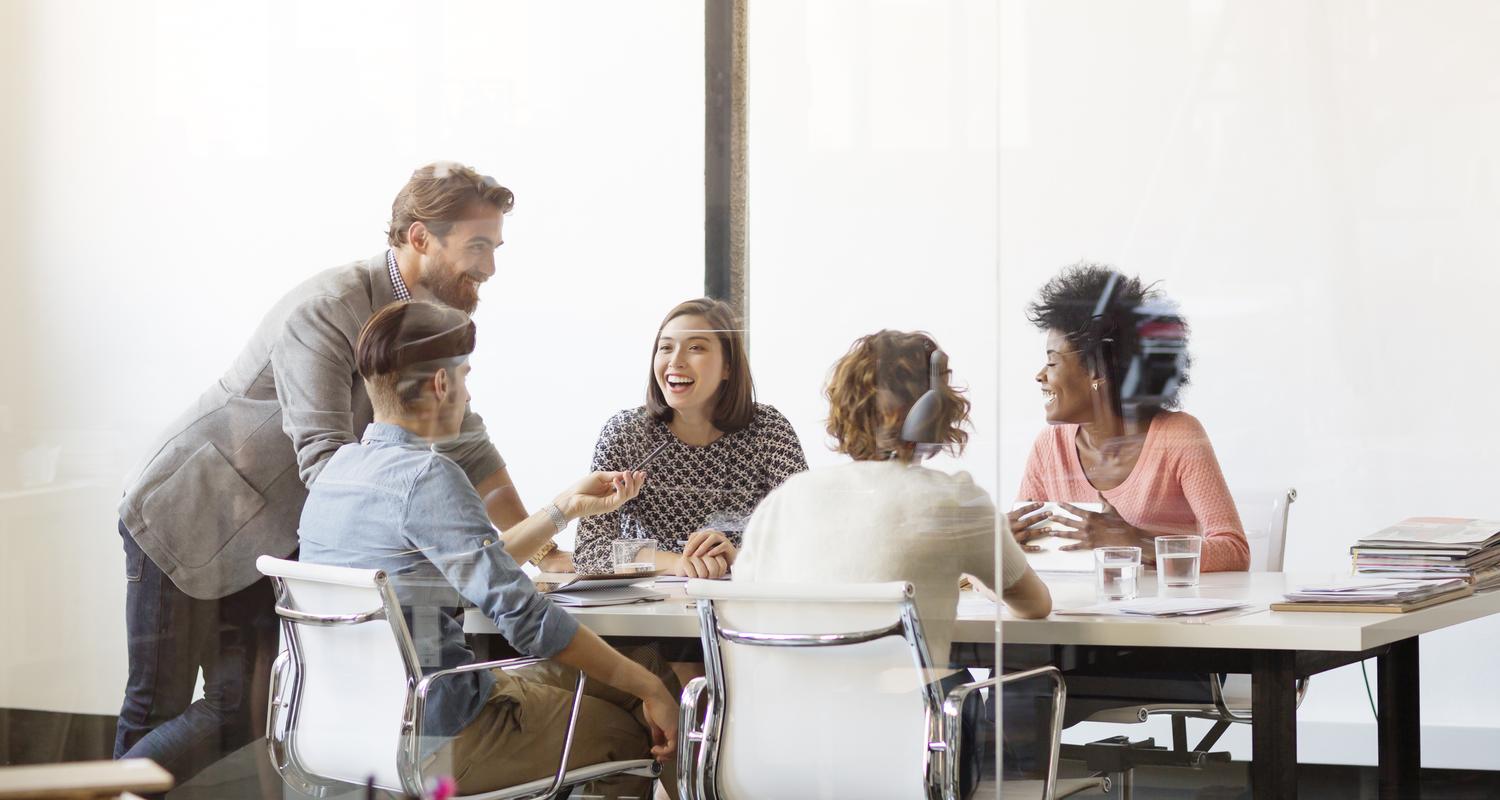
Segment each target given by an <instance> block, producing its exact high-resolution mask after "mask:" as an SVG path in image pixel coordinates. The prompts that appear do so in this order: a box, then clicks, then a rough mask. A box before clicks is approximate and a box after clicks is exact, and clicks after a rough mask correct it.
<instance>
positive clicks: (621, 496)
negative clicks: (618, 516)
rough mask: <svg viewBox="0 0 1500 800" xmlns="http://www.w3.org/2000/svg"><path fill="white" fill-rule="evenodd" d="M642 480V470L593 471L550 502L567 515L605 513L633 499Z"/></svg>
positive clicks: (643, 480)
mask: <svg viewBox="0 0 1500 800" xmlns="http://www.w3.org/2000/svg"><path fill="white" fill-rule="evenodd" d="M645 482H646V473H644V472H595V473H593V474H592V475H589V476H588V477H586V478H584V479H583V480H581V481H579V482H577V483H575V484H573V485H572V486H571V487H570V488H568V489H567V490H566V491H564V492H563V493H562V494H560V495H558V496H557V499H556V500H553V501H552V502H553V503H556V504H557V508H558V510H560V511H562V513H563V516H565V517H567V518H568V519H578V518H579V517H593V516H597V515H599V514H608V513H609V512H611V511H614V510H615V509H617V508H619V507H620V506H623V505H625V504H626V503H628V502H630V501H631V500H633V499H635V496H636V495H638V494H640V493H641V486H642V484H644V483H645Z"/></svg>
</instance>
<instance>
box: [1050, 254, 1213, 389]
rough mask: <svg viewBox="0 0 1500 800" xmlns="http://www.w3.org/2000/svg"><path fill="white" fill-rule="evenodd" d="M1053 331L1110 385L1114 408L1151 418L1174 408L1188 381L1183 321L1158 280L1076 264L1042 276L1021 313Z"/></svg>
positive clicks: (1090, 370)
mask: <svg viewBox="0 0 1500 800" xmlns="http://www.w3.org/2000/svg"><path fill="white" fill-rule="evenodd" d="M1026 312H1027V313H1026V318H1027V320H1029V321H1030V322H1031V323H1032V324H1033V325H1035V326H1037V327H1038V328H1040V329H1041V330H1044V331H1047V330H1055V331H1058V332H1059V333H1061V334H1062V335H1063V337H1064V338H1066V339H1067V341H1068V344H1069V345H1071V346H1072V347H1073V349H1074V350H1076V351H1078V352H1079V353H1080V354H1081V356H1082V357H1083V361H1084V365H1085V366H1086V367H1087V368H1088V370H1089V372H1090V373H1091V374H1092V375H1093V376H1095V377H1097V378H1103V379H1105V380H1106V381H1107V382H1108V385H1109V391H1110V400H1111V402H1112V403H1113V405H1114V408H1115V413H1117V414H1125V413H1127V412H1129V413H1133V414H1137V415H1140V416H1144V417H1149V416H1151V415H1152V414H1154V413H1155V412H1156V411H1158V410H1160V409H1163V408H1176V407H1177V404H1178V393H1179V391H1180V390H1181V389H1182V387H1184V386H1186V385H1187V384H1188V366H1189V364H1190V362H1191V359H1190V358H1189V357H1188V352H1187V342H1188V324H1187V320H1186V319H1184V318H1183V317H1182V315H1181V314H1180V313H1178V310H1177V307H1176V305H1175V304H1173V303H1172V301H1171V300H1170V299H1168V298H1167V297H1166V296H1165V295H1163V294H1162V293H1161V292H1158V291H1157V290H1156V288H1155V284H1145V283H1142V282H1141V279H1140V278H1139V277H1131V276H1128V275H1125V274H1123V273H1121V272H1119V271H1117V270H1115V269H1114V268H1113V267H1110V266H1108V265H1104V264H1091V263H1087V262H1079V263H1077V264H1073V265H1072V266H1069V267H1065V268H1064V269H1063V271H1062V272H1060V273H1059V274H1058V275H1056V276H1055V277H1053V278H1052V279H1051V280H1049V281H1047V284H1046V285H1045V286H1043V287H1042V290H1041V292H1040V293H1039V294H1038V296H1037V299H1036V300H1035V301H1033V302H1032V303H1031V305H1030V306H1029V307H1028V308H1027V310H1026Z"/></svg>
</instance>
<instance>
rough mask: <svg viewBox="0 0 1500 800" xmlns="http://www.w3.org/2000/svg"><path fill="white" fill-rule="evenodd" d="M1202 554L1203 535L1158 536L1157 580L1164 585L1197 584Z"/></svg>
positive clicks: (1182, 585)
mask: <svg viewBox="0 0 1500 800" xmlns="http://www.w3.org/2000/svg"><path fill="white" fill-rule="evenodd" d="M1202 555H1203V537H1201V536H1158V537H1156V578H1157V580H1158V581H1160V582H1161V585H1162V586H1172V587H1185V586H1197V585H1198V571H1199V566H1200V565H1201V564H1202V563H1203V560H1202Z"/></svg>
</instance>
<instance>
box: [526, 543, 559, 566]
mask: <svg viewBox="0 0 1500 800" xmlns="http://www.w3.org/2000/svg"><path fill="white" fill-rule="evenodd" d="M556 551H557V542H554V541H552V540H551V539H548V540H547V542H546V544H543V545H542V547H541V549H540V550H537V551H536V553H535V554H533V555H532V556H531V558H528V559H526V560H527V561H530V562H531V563H532V564H535V565H536V566H538V567H540V566H541V565H542V559H544V558H546V557H547V556H550V555H552V554H553V553H554V552H556Z"/></svg>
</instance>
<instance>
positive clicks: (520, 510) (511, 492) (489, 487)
mask: <svg viewBox="0 0 1500 800" xmlns="http://www.w3.org/2000/svg"><path fill="white" fill-rule="evenodd" d="M474 488H475V489H476V490H477V491H478V492H479V496H480V497H482V498H484V510H485V512H486V513H488V514H489V516H490V521H491V522H493V523H495V527H497V528H499V529H500V530H502V531H508V530H510V529H511V526H513V525H516V524H517V523H519V522H521V520H524V519H526V517H527V516H529V514H528V513H527V511H526V505H525V504H524V503H522V502H521V495H520V493H518V492H517V491H516V487H515V483H514V482H512V481H511V479H510V471H509V470H507V469H506V468H505V467H501V468H500V469H497V470H495V472H494V473H493V474H491V475H490V476H489V477H488V478H485V479H484V480H482V481H480V482H479V485H478V486H475V487H474Z"/></svg>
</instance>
